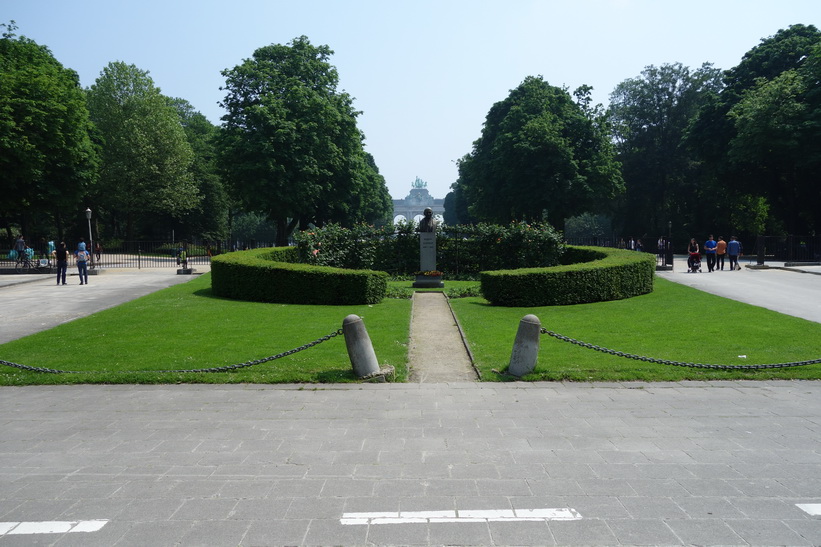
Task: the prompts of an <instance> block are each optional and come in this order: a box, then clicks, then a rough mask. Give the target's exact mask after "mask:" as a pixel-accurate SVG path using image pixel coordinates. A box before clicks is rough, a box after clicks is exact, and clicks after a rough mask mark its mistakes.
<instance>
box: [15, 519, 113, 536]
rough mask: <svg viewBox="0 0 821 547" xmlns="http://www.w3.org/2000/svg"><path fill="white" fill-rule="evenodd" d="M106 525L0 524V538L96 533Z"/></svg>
mask: <svg viewBox="0 0 821 547" xmlns="http://www.w3.org/2000/svg"><path fill="white" fill-rule="evenodd" d="M106 524H108V521H107V520H80V521H77V520H72V521H60V520H50V521H40V522H0V537H2V536H6V535H8V536H13V535H33V534H66V533H72V532H98V531H100V530H102V529H103V526H105V525H106Z"/></svg>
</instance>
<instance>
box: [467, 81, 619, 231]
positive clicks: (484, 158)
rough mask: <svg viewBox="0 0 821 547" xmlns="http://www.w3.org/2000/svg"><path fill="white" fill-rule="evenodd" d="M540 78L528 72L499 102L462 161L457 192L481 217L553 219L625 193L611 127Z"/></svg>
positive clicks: (582, 98)
mask: <svg viewBox="0 0 821 547" xmlns="http://www.w3.org/2000/svg"><path fill="white" fill-rule="evenodd" d="M587 97H589V88H585V89H581V90H580V92H579V94H578V97H577V98H578V99H579V100H578V102H575V101H574V100H573V98H572V97H571V96H570V94H569V93H568V92H567V91H566V90H564V89H561V88H558V87H554V86H551V85H550V84H548V83H547V82H546V81H544V80H543V79H542V78H541V77H532V76H530V77H528V78H526V79H525V80H524V81H523V82H522V83H521V84H520V85H519V86H518V87H517V88H515V89H513V90H512V91H511V92H510V95H509V96H508V97H507V98H506V99H504V100H503V101H500V102H498V103H496V104H494V105H493V106H492V107H491V109H490V111H489V112H488V114H487V118H486V120H485V124H484V127H483V129H482V134H481V136H480V137H479V139H477V140H476V141H475V142H474V143H473V150H472V152H471V153H470V154H468V155H466V156H465V157H463V158H462V159H461V160H460V161H459V179H458V180H457V182H456V183H455V184H454V186H453V188H454V190H455V191H459V192H460V193H462V194H463V196H464V199H465V200H466V202H467V203H468V204H469V208H468V211H469V214H470V215H472V216H474V217H476V218H477V219H479V220H485V221H491V222H499V223H507V222H510V221H511V220H548V221H549V222H551V223H552V224H554V225H557V226H562V225H563V224H564V220H565V219H566V218H568V217H571V216H573V215H576V214H578V213H582V212H585V211H590V210H596V209H597V208H599V207H602V206H603V205H604V204H606V203H607V202H609V201H611V200H612V199H613V198H615V197H616V196H617V195H619V194H620V193H621V192H622V191H623V183H622V177H621V173H620V170H619V165H618V163H617V162H616V160H615V153H614V151H613V147H612V145H611V143H610V141H609V137H608V134H607V131H606V124H605V123H604V120H603V118H602V117H601V116H600V115H598V113H597V112H596V111H595V109H590V108H589V101H588V100H586V98H587Z"/></svg>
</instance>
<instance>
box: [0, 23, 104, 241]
mask: <svg viewBox="0 0 821 547" xmlns="http://www.w3.org/2000/svg"><path fill="white" fill-rule="evenodd" d="M0 27H3V28H5V30H4V32H3V35H2V38H1V39H0V195H2V196H3V198H2V200H0V203H2V205H0V216H4V217H6V218H15V219H16V220H17V221H18V222H19V223H20V224H21V225H22V226H23V229H24V231H28V230H27V220H28V218H29V215H30V214H31V213H33V212H34V211H37V212H39V213H40V214H50V215H51V216H52V217H53V221H54V223H55V224H56V225H57V230H58V234H56V235H57V236H58V237H60V236H62V230H63V220H62V219H63V216H65V215H70V211H71V209H76V208H78V207H79V205H80V202H81V198H82V196H83V194H84V192H85V191H86V188H87V187H88V185H89V184H91V183H92V182H93V181H94V178H95V176H96V168H97V151H96V149H95V147H94V145H93V143H92V139H91V135H92V133H93V126H92V124H91V122H90V121H89V114H88V109H87V108H86V101H85V95H84V93H83V90H82V88H81V87H80V82H79V78H78V77H77V74H76V73H75V72H74V71H73V70H69V69H66V68H64V67H63V66H62V65H61V64H60V63H59V62H58V61H57V60H56V59H55V58H54V56H53V55H52V54H51V52H50V51H49V49H48V48H47V47H45V46H41V45H38V44H37V43H35V42H34V41H32V40H29V39H28V38H25V37H23V36H21V37H19V38H18V37H16V36H15V34H14V32H15V30H17V27H16V25H15V24H14V22H13V21H12V22H11V23H9V24H3V25H0ZM26 235H30V234H28V233H27V234H26ZM41 235H52V236H53V235H54V234H41Z"/></svg>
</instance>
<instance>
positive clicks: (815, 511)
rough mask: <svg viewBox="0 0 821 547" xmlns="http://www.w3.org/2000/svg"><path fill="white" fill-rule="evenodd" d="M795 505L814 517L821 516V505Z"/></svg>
mask: <svg viewBox="0 0 821 547" xmlns="http://www.w3.org/2000/svg"><path fill="white" fill-rule="evenodd" d="M795 505H796V506H797V507H798V508H799V509H801V510H802V511H804V512H805V513H809V514H810V515H812V516H814V517H817V516H819V515H821V503H796V504H795Z"/></svg>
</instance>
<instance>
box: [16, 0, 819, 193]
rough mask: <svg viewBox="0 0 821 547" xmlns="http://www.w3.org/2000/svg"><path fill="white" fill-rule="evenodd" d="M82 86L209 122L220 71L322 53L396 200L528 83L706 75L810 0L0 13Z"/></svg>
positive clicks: (202, 4) (452, 160) (810, 17)
mask: <svg viewBox="0 0 821 547" xmlns="http://www.w3.org/2000/svg"><path fill="white" fill-rule="evenodd" d="M12 20H13V21H15V22H16V24H17V26H18V30H17V31H16V33H17V35H21V36H26V37H28V38H30V39H32V40H34V41H36V42H37V43H38V44H41V45H45V46H48V48H49V49H50V50H51V52H52V53H53V54H54V56H55V57H56V59H57V60H58V61H59V62H60V63H62V64H63V66H65V67H67V68H71V69H73V70H75V71H76V72H77V73H78V74H79V76H80V82H81V84H82V86H83V87H89V86H91V85H92V84H93V83H94V81H95V80H96V78H97V77H99V75H100V72H101V71H102V69H103V68H104V67H105V66H106V65H108V63H110V62H114V61H122V62H125V63H127V64H133V65H136V66H137V67H138V68H140V69H142V70H147V71H148V72H149V75H150V76H151V77H152V79H153V80H154V83H155V85H156V86H157V87H159V88H160V89H161V91H162V93H163V94H165V95H167V96H170V97H180V98H183V99H186V100H187V101H188V102H190V103H191V104H192V105H193V106H194V108H195V109H196V110H198V111H199V112H201V113H202V114H204V115H205V116H206V117H207V118H208V119H209V120H210V121H211V122H213V123H214V124H219V123H220V118H221V117H222V115H223V114H224V111H223V110H222V108H221V107H220V106H219V102H220V101H221V100H222V99H223V98H224V97H225V92H223V91H221V90H220V87H221V86H223V85H224V83H225V79H224V78H223V76H222V75H221V72H222V71H223V70H225V69H230V68H233V67H235V66H236V65H238V64H240V63H241V62H242V61H243V60H244V59H247V58H250V57H251V56H252V55H253V53H254V51H255V50H256V49H258V48H260V47H263V46H266V45H270V44H287V43H288V42H290V41H291V40H293V39H294V38H296V37H299V36H303V35H304V36H307V37H308V38H309V40H310V41H311V43H312V44H314V45H327V46H329V47H330V48H331V49H332V50H333V51H334V55H333V56H332V57H331V59H330V62H331V64H333V65H334V66H335V67H336V68H337V71H338V73H339V80H340V82H339V88H338V89H339V90H340V91H345V92H347V93H349V94H350V95H351V96H352V97H354V98H355V101H354V107H355V108H356V109H357V110H359V111H361V112H362V113H361V115H360V116H359V118H358V126H359V128H360V129H361V130H362V131H363V132H364V134H365V149H366V150H367V151H368V152H370V153H371V154H372V155H373V156H374V159H375V160H376V164H377V166H378V167H379V170H380V173H381V174H382V175H383V176H384V177H385V180H386V182H387V184H388V189H389V190H390V193H391V195H392V196H393V198H394V199H401V198H404V197H406V196H407V194H408V193H409V191H410V189H411V184H412V183H413V181H414V180H415V179H416V177H419V178H420V179H422V180H423V181H425V182H427V188H428V191H429V192H430V193H431V194H432V195H433V197H435V198H444V197H445V195H446V194H447V193H448V191H450V185H451V184H452V183H453V182H455V180H456V178H457V168H456V161H457V160H458V159H459V158H461V157H463V156H464V155H465V154H468V153H470V151H471V149H472V145H473V141H475V140H476V139H477V138H478V137H479V136H480V135H481V130H482V124H483V123H484V120H485V116H486V115H487V113H488V111H489V110H490V108H491V106H492V105H493V104H494V103H496V102H499V101H502V100H504V99H505V98H506V97H507V96H508V94H509V93H510V90H511V89H514V88H515V87H517V86H518V85H519V84H520V83H521V82H522V81H523V80H524V79H525V78H526V77H527V76H542V77H543V78H544V79H545V80H546V81H547V82H549V83H550V84H551V85H554V86H558V87H565V88H567V89H568V90H569V91H570V92H572V91H573V90H575V89H576V88H578V87H579V86H581V85H590V86H592V87H593V100H594V103H601V104H602V105H604V106H607V103H608V98H609V95H610V93H611V92H612V91H613V89H614V88H615V87H616V86H617V85H618V84H619V83H620V82H622V81H624V80H627V79H629V78H636V77H639V76H640V75H641V72H642V70H643V69H644V68H645V67H647V66H650V65H655V66H660V65H663V64H666V63H682V64H683V65H685V66H688V67H690V68H697V67H700V66H701V65H702V64H703V63H705V62H709V63H712V64H713V66H715V67H716V68H720V69H729V68H732V67H734V66H735V65H737V64H738V63H739V61H740V60H741V58H742V57H743V55H744V54H745V53H746V52H747V51H749V50H750V49H752V48H753V47H755V46H756V45H758V44H759V43H760V42H761V40H762V39H765V38H767V37H769V36H772V35H774V34H775V33H776V32H778V30H779V29H782V28H786V27H788V26H789V25H792V24H797V23H802V24H806V25H809V24H812V25H815V26H817V27H821V1H818V0H767V1H764V0H689V1H687V2H673V1H671V0H466V1H463V0H438V1H431V0H414V1H413V2H410V1H404V0H234V1H232V2H225V1H223V0H220V1H215V0H138V1H134V0H116V1H112V0H72V1H66V0H0V23H8V22H9V21H12Z"/></svg>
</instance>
